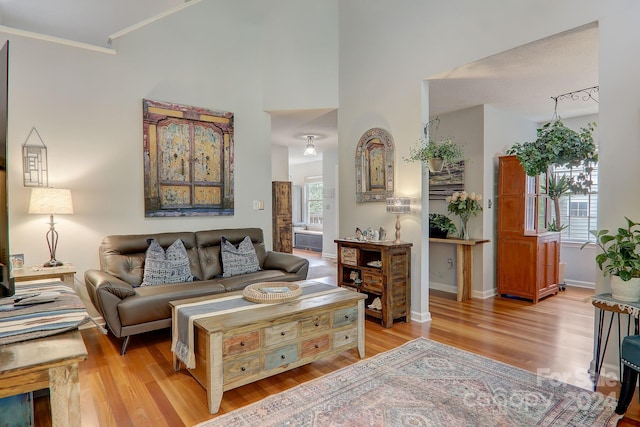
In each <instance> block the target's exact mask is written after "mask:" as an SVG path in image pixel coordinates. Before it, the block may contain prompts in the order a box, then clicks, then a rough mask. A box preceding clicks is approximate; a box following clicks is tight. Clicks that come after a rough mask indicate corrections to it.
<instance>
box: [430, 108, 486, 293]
mask: <svg viewBox="0 0 640 427" xmlns="http://www.w3.org/2000/svg"><path fill="white" fill-rule="evenodd" d="M439 119H440V123H439V124H438V126H437V129H434V130H433V131H432V133H431V136H432V138H434V139H435V140H436V141H438V140H440V139H442V138H453V140H454V141H455V142H456V143H457V144H460V145H461V146H462V147H463V149H464V156H465V168H464V175H465V176H464V188H465V191H467V192H468V193H471V192H474V193H477V194H482V195H483V197H484V199H483V201H482V204H483V210H484V211H485V212H486V210H487V207H486V200H487V194H486V193H484V160H483V154H484V131H483V129H484V108H483V107H482V106H478V107H471V108H465V109H463V110H458V111H455V112H452V113H448V114H441V115H440V116H439ZM429 210H430V212H431V213H441V214H445V215H448V216H449V217H450V218H451V220H452V221H453V222H454V223H455V224H456V227H457V228H458V230H460V218H459V217H458V216H456V215H454V214H449V212H448V211H447V203H446V202H445V201H444V200H430V201H429ZM483 218H484V214H483V213H479V214H478V215H477V216H472V217H471V218H470V219H469V230H470V236H471V237H472V238H473V239H481V238H486V239H493V238H492V236H491V234H487V233H485V230H484V224H483ZM425 227H427V228H428V226H427V225H425ZM473 256H474V259H473V262H474V269H473V270H474V271H473V281H474V285H475V289H474V291H476V296H481V295H482V290H483V271H484V270H485V266H484V264H485V262H484V259H485V257H484V252H483V250H482V246H477V247H475V248H473ZM448 259H451V260H452V265H450V264H448ZM491 260H493V258H488V259H487V261H488V262H487V264H488V265H487V267H489V269H490V268H491V262H490V261H491ZM429 281H430V282H431V283H430V285H429V287H430V288H433V289H441V290H446V291H449V292H457V288H456V247H455V245H448V244H440V243H431V244H430V245H429ZM491 284H492V281H489V283H487V285H489V288H490V289H491V287H492V286H491Z"/></svg>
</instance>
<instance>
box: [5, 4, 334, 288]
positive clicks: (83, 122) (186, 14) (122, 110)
mask: <svg viewBox="0 0 640 427" xmlns="http://www.w3.org/2000/svg"><path fill="white" fill-rule="evenodd" d="M276 3H277V4H276ZM288 4H291V5H292V6H295V10H296V11H298V12H300V14H301V16H305V17H308V16H309V14H312V15H314V16H323V18H322V20H321V23H322V25H321V27H322V28H316V31H314V32H313V33H310V32H307V31H297V30H296V31H295V32H294V33H289V37H290V38H291V39H295V41H296V43H297V44H299V46H300V48H299V49H298V50H297V51H288V50H283V51H282V52H280V59H281V60H283V61H286V62H287V63H288V64H289V65H291V64H294V63H295V60H296V54H297V53H299V50H301V49H302V46H314V45H316V44H318V43H320V42H321V41H322V40H324V39H325V38H327V39H332V38H336V37H337V35H336V34H335V27H336V25H337V23H336V22H337V17H336V16H335V2H327V4H326V5H325V3H324V2H323V5H318V4H315V3H314V2H311V1H302V2H300V1H294V0H287V1H284V0H283V1H278V2H273V4H272V2H269V5H268V6H269V7H267V4H266V3H265V2H262V1H257V0H247V1H243V2H232V1H203V2H199V3H195V4H194V5H193V6H190V7H188V8H185V9H183V10H181V11H180V12H177V13H175V14H173V15H170V16H168V17H166V18H164V19H162V20H159V21H156V22H154V23H152V24H150V25H148V26H145V27H142V28H140V29H138V30H135V31H133V32H130V33H127V34H125V35H123V36H121V37H119V38H117V39H116V40H115V41H114V44H113V46H114V51H113V52H114V53H106V52H109V51H108V50H106V49H102V50H100V51H95V50H90V49H82V48H78V47H73V46H68V45H64V44H59V43H53V42H49V41H43V40H38V39H34V38H29V37H23V36H16V35H12V34H8V33H7V34H4V37H6V38H7V39H10V41H11V52H10V55H11V56H10V84H9V95H10V99H9V135H8V137H9V168H10V170H9V179H10V187H9V215H10V221H11V232H10V238H11V252H12V253H24V254H25V258H26V262H27V263H28V264H39V263H41V262H44V261H47V260H48V259H49V257H48V251H47V248H46V243H45V241H44V234H45V233H46V231H47V229H48V227H47V225H46V222H47V220H48V218H45V217H39V216H34V215H27V214H26V211H27V205H28V199H29V190H28V189H27V188H25V187H23V185H22V176H21V175H22V164H21V158H22V156H21V145H22V143H23V142H24V139H25V138H26V136H27V134H28V133H29V131H30V129H31V127H32V126H36V127H37V128H38V130H39V132H40V134H41V135H42V138H43V139H44V142H45V143H46V144H47V146H48V149H49V181H50V184H51V185H52V186H57V187H67V188H70V189H71V190H72V192H73V197H74V204H75V212H76V213H75V214H74V215H73V216H62V215H60V216H58V217H56V221H57V222H58V224H57V229H58V231H59V233H60V241H59V245H58V258H59V259H61V260H63V261H70V262H72V263H74V264H75V265H76V268H77V270H78V274H77V276H76V277H78V278H79V279H81V280H82V279H83V273H84V271H86V270H87V269H89V268H97V267H98V266H99V263H98V257H97V248H98V246H99V244H100V241H101V240H102V238H103V237H104V236H106V235H110V234H130V233H147V232H162V231H185V230H186V231H189V230H201V229H215V228H225V227H247V226H252V227H262V228H263V229H264V232H265V240H266V242H267V246H268V247H270V246H271V180H272V171H271V164H270V162H269V160H268V159H271V141H270V139H271V138H270V134H271V130H270V121H269V116H268V114H266V113H265V112H264V111H265V110H266V108H265V106H266V105H278V106H282V105H284V104H286V107H287V108H289V109H296V108H322V107H327V104H330V106H332V107H335V104H336V96H335V94H337V88H336V87H333V86H335V75H336V73H337V71H334V72H333V73H331V72H329V71H328V70H324V71H323V72H322V73H321V74H320V75H318V74H317V73H316V72H315V71H313V69H312V68H307V67H308V61H307V59H308V57H305V58H302V59H303V60H301V63H300V64H297V65H296V67H295V69H296V73H295V74H296V77H297V79H298V80H297V81H298V83H299V84H301V85H304V86H305V88H306V89H305V93H304V94H300V93H299V92H297V91H294V92H295V96H287V97H285V98H286V100H287V102H286V103H285V102H284V101H282V102H280V99H281V97H278V101H277V102H276V101H275V100H274V98H276V96H279V95H280V91H278V93H272V92H271V91H270V90H266V89H265V88H266V87H270V88H271V87H274V86H273V85H274V84H275V85H279V84H281V83H282V81H280V82H278V81H276V82H273V81H271V78H272V77H273V78H276V77H277V78H281V77H282V76H280V75H277V74H275V73H265V72H263V71H264V68H265V67H264V64H263V60H265V59H266V57H265V47H270V46H273V45H272V44H271V40H270V39H269V36H270V35H274V36H277V37H284V36H285V35H286V34H287V31H291V30H292V29H291V28H290V27H289V30H287V29H285V28H281V29H278V30H277V32H276V34H274V33H273V31H274V28H273V27H269V25H272V24H273V23H272V22H271V21H270V22H268V23H267V24H268V25H265V22H264V20H265V16H267V15H268V17H270V18H274V17H275V16H276V15H272V14H271V12H272V11H273V10H274V9H269V8H270V7H271V6H274V7H275V6H277V7H278V8H285V9H286V7H287V5H288ZM267 9H269V13H267ZM214 18H215V19H214ZM212 23H215V25H213V24H212ZM329 23H333V24H332V25H328V24H329ZM325 24H327V25H325ZM0 38H2V33H0ZM267 56H268V55H267ZM313 57H314V58H315V59H316V60H318V61H319V62H321V63H329V64H333V65H331V67H334V68H335V66H336V63H337V62H336V58H337V52H336V50H335V49H334V50H332V51H331V52H329V51H328V50H322V51H317V52H314V54H313ZM270 65H271V66H272V65H273V63H271V64H270ZM305 70H310V73H311V77H308V76H307V75H306V74H305ZM325 77H326V78H325ZM292 88H293V89H296V87H295V85H294V86H292ZM281 89H282V88H281ZM282 90H284V89H282ZM331 94H333V95H331ZM143 98H148V99H153V100H160V101H168V102H174V103H180V104H186V105H193V106H198V107H204V108H210V109H216V110H224V111H231V112H233V113H234V114H235V155H234V159H235V183H234V189H235V215H233V216H230V217H217V216H208V217H190V218H187V217H183V218H145V217H144V206H143V194H144V193H143V170H142V168H143V162H142V99H143ZM302 99H304V103H303V104H304V105H296V103H300V104H302V102H301V100H302ZM315 100H319V101H318V102H319V104H316V103H315V102H316V101H315ZM253 200H264V201H265V210H263V211H254V210H253V209H252V201H253Z"/></svg>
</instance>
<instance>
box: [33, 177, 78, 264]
mask: <svg viewBox="0 0 640 427" xmlns="http://www.w3.org/2000/svg"><path fill="white" fill-rule="evenodd" d="M29 213H30V214H47V215H49V231H47V235H46V239H47V245H48V246H49V255H50V256H51V260H49V262H46V263H44V267H59V266H61V265H62V261H58V260H57V259H56V247H57V246H58V232H57V231H56V226H55V222H53V215H58V214H72V213H73V202H72V201H71V190H68V189H63V188H48V187H36V188H32V189H31V199H30V200H29Z"/></svg>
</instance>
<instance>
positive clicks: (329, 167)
mask: <svg viewBox="0 0 640 427" xmlns="http://www.w3.org/2000/svg"><path fill="white" fill-rule="evenodd" d="M337 170H338V150H337V149H335V150H329V151H325V152H323V153H322V188H323V191H324V198H323V199H324V200H323V201H324V208H323V210H322V217H323V224H322V256H324V257H327V258H335V257H336V256H337V252H338V249H337V245H336V244H335V243H334V240H335V239H337V238H338V237H339V235H338V199H337V187H338V176H337Z"/></svg>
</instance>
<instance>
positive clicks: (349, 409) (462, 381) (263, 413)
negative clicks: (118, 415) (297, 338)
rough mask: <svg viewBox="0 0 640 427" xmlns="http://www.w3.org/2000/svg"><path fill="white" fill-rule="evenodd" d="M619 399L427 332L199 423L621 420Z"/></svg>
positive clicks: (232, 426)
mask: <svg viewBox="0 0 640 427" xmlns="http://www.w3.org/2000/svg"><path fill="white" fill-rule="evenodd" d="M615 405H616V400H615V399H613V398H611V397H606V396H604V395H602V394H600V393H594V392H591V391H589V390H585V389H582V388H579V387H576V386H573V385H569V384H566V383H562V382H559V381H557V380H553V379H547V378H543V377H539V376H536V375H535V374H534V373H532V372H529V371H525V370H523V369H520V368H516V367H513V366H510V365H506V364H504V363H501V362H497V361H494V360H491V359H488V358H485V357H482V356H478V355H475V354H473V353H469V352H466V351H463V350H459V349H456V348H454V347H450V346H447V345H444V344H440V343H437V342H435V341H431V340H428V339H426V338H418V339H416V340H413V341H410V342H408V343H406V344H404V345H402V346H400V347H398V348H395V349H393V350H390V351H387V352H385V353H381V354H378V355H376V356H373V357H371V358H369V359H365V360H363V361H360V362H357V363H355V364H353V365H351V366H348V367H345V368H342V369H340V370H338V371H335V372H333V373H330V374H328V375H325V376H323V377H321V378H317V379H315V380H311V381H309V382H307V383H304V384H301V385H299V386H296V387H294V388H291V389H289V390H286V391H284V392H282V393H279V394H276V395H273V396H269V397H267V398H266V399H263V400H261V401H259V402H255V403H253V404H250V405H248V406H246V407H244V408H240V409H237V410H235V411H233V412H230V413H228V414H223V415H221V416H219V417H216V418H214V419H212V420H209V421H206V422H204V423H200V424H198V426H197V427H216V426H225V427H239V426H261V427H262V426H353V427H356V426H416V427H417V426H447V427H448V426H492V427H494V426H518V427H522V426H614V425H616V423H617V421H618V419H619V418H621V417H620V416H618V415H616V414H615V413H614V408H615Z"/></svg>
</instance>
